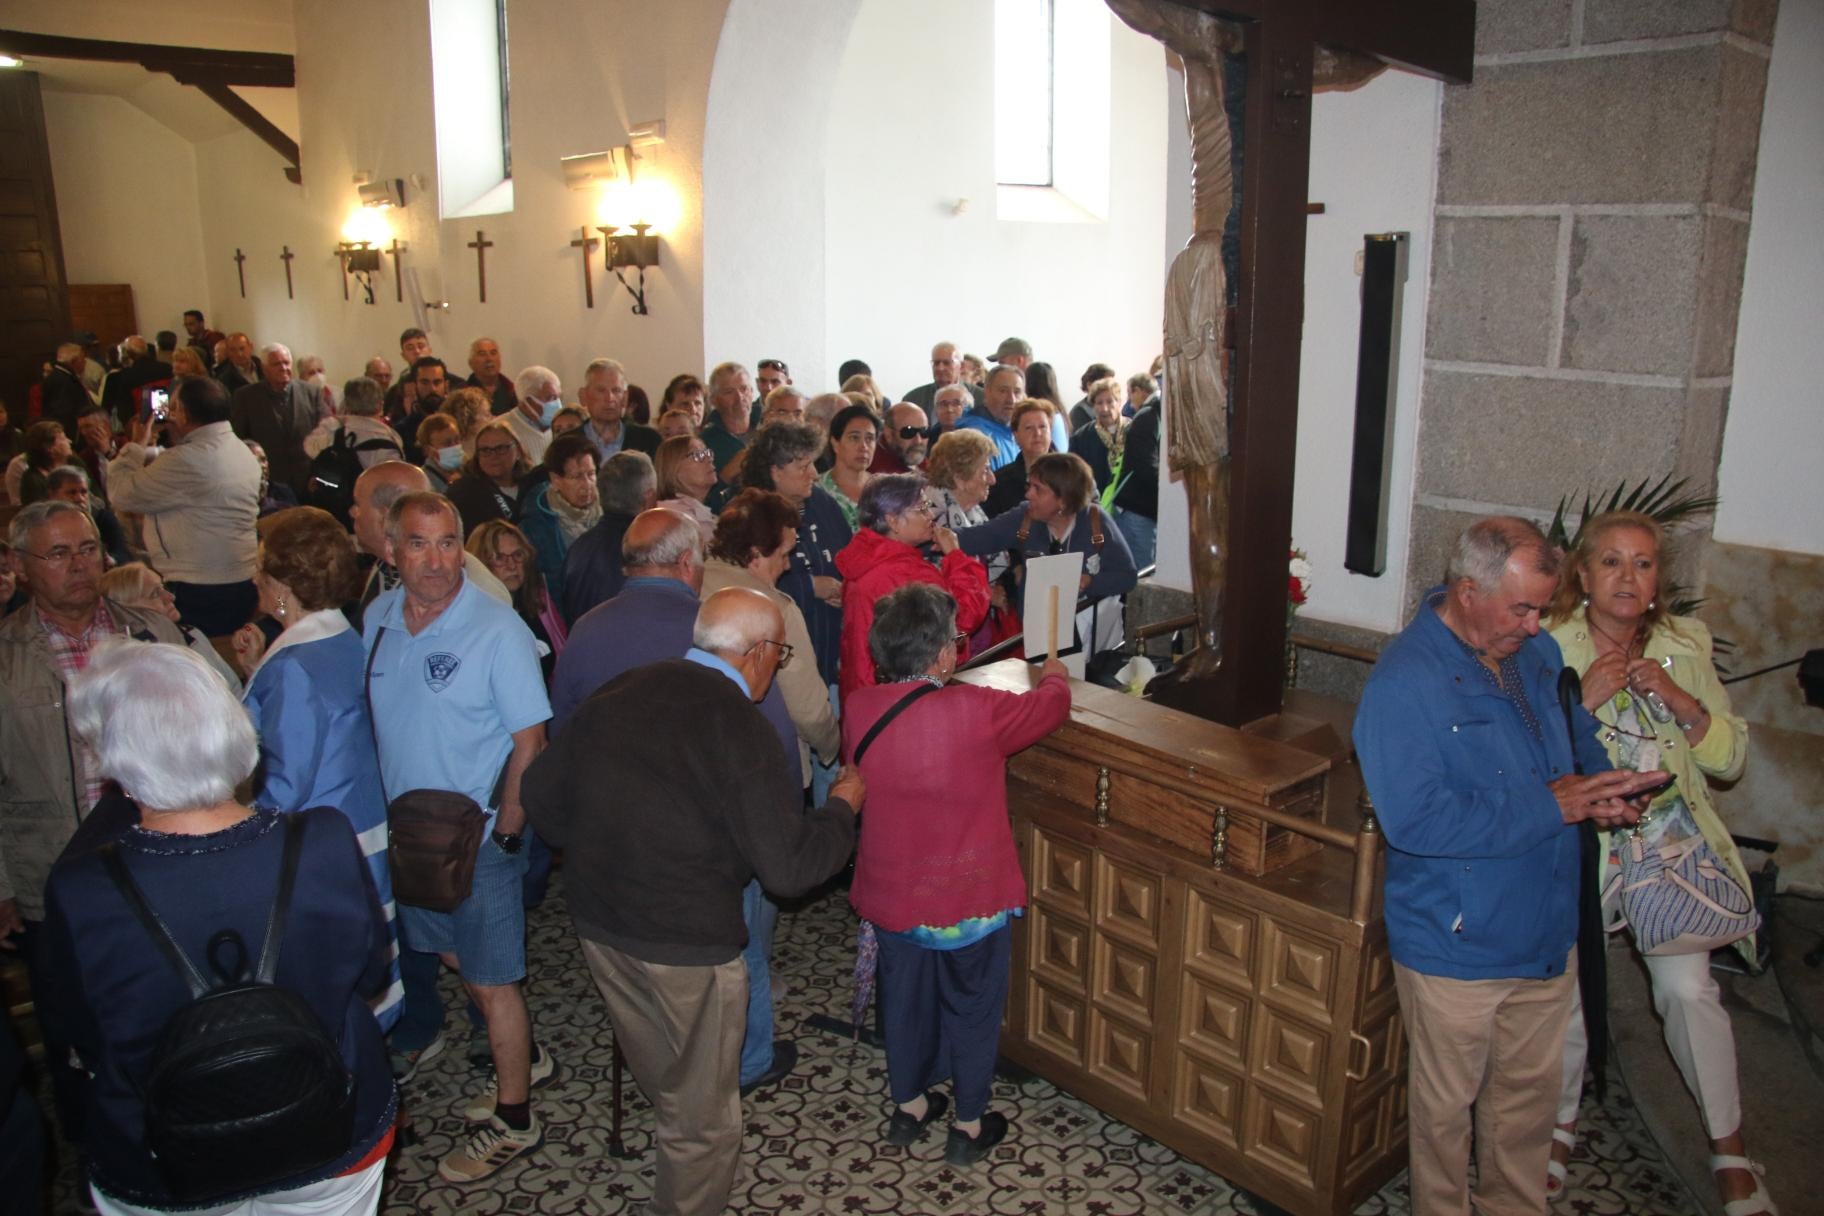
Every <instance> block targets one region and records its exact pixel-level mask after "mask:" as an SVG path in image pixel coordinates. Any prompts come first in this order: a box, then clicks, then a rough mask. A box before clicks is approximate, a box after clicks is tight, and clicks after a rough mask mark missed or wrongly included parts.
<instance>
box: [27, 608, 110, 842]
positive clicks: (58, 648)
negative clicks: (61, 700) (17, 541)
mask: <svg viewBox="0 0 1824 1216" xmlns="http://www.w3.org/2000/svg"><path fill="white" fill-rule="evenodd" d="M32 611H33V612H34V613H36V614H37V617H38V628H39V629H40V630H41V631H42V632H43V634H44V644H45V648H46V649H47V650H49V651H50V652H51V660H52V661H53V662H55V663H56V664H57V671H58V674H60V675H61V676H62V677H63V682H64V685H65V686H66V687H67V686H68V685H69V683H70V681H71V680H73V679H74V678H75V677H76V676H77V675H78V674H79V673H80V672H81V671H82V669H83V668H85V667H87V666H88V665H89V651H91V650H93V649H94V648H95V643H97V642H99V641H101V640H102V639H103V638H109V637H114V636H115V635H117V634H118V633H120V626H119V625H118V624H116V623H115V620H114V617H113V615H112V614H111V613H109V612H108V607H107V605H106V604H105V603H99V602H98V603H97V604H96V605H95V617H94V619H93V620H91V621H90V622H89V627H88V628H87V629H85V630H83V631H82V632H81V633H80V634H74V633H69V632H66V631H65V630H64V629H63V627H62V626H60V625H57V624H56V623H54V622H52V621H49V620H46V619H45V616H44V614H43V613H42V612H39V611H38V609H37V607H36V606H34V607H33V608H32ZM70 747H71V751H72V753H73V754H74V755H75V757H76V776H77V779H78V780H79V781H80V782H81V784H82V799H83V812H84V813H85V814H86V813H87V812H88V811H90V810H93V809H94V806H95V804H96V803H97V802H99V801H100V800H101V791H102V787H103V786H104V785H105V784H106V781H105V779H104V778H103V777H102V775H101V773H100V772H99V771H98V770H99V765H98V763H97V761H96V759H95V753H94V751H92V750H91V749H90V747H89V745H88V744H87V743H85V742H84V741H83V740H82V739H81V738H79V737H78V736H77V735H75V734H74V733H73V732H72V733H71V735H70Z"/></svg>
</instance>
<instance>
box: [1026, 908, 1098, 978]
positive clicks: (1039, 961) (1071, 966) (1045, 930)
mask: <svg viewBox="0 0 1824 1216" xmlns="http://www.w3.org/2000/svg"><path fill="white" fill-rule="evenodd" d="M1030 919H1031V921H1032V930H1031V934H1030V936H1029V937H1028V938H1027V940H1028V941H1029V942H1030V943H1031V950H1032V963H1031V967H1032V972H1033V974H1034V975H1041V976H1044V977H1045V978H1046V979H1048V980H1051V981H1053V982H1054V983H1056V984H1058V985H1059V986H1061V987H1063V988H1066V989H1068V990H1069V991H1071V992H1075V993H1079V994H1080V993H1082V992H1084V991H1085V990H1086V987H1087V985H1086V982H1085V981H1086V979H1087V975H1088V969H1089V930H1088V929H1087V928H1085V927H1084V926H1082V925H1079V924H1077V923H1076V922H1075V921H1072V920H1070V919H1068V918H1066V917H1062V916H1059V915H1057V914H1055V913H1053V912H1052V911H1051V910H1049V909H1048V908H1046V907H1045V906H1044V905H1042V904H1040V905H1036V906H1034V907H1033V908H1032V910H1031V916H1030Z"/></svg>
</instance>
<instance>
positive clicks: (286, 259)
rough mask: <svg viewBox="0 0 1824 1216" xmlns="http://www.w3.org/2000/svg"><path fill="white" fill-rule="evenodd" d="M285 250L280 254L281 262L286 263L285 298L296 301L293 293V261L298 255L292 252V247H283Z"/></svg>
mask: <svg viewBox="0 0 1824 1216" xmlns="http://www.w3.org/2000/svg"><path fill="white" fill-rule="evenodd" d="M283 248H284V252H283V253H281V254H279V261H281V262H283V263H285V298H286V299H287V300H295V299H297V297H296V296H294V295H293V294H292V292H291V259H293V258H295V257H297V256H298V255H297V254H295V253H293V252H292V251H291V246H290V245H286V246H283Z"/></svg>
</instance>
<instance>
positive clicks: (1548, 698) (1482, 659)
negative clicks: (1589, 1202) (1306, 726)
mask: <svg viewBox="0 0 1824 1216" xmlns="http://www.w3.org/2000/svg"><path fill="white" fill-rule="evenodd" d="M1558 565H1559V554H1558V552H1557V550H1555V549H1554V548H1553V547H1552V546H1551V545H1550V544H1549V543H1547V541H1546V539H1545V537H1544V536H1543V535H1541V534H1540V532H1539V530H1538V529H1537V528H1536V527H1534V526H1533V525H1532V524H1531V523H1529V522H1527V521H1526V520H1523V519H1516V518H1511V517H1502V516H1495V517H1491V518H1487V519H1481V520H1478V521H1476V522H1475V523H1474V524H1471V525H1470V526H1469V527H1468V528H1467V529H1465V531H1464V532H1463V535H1462V536H1461V537H1460V538H1459V540H1458V542H1457V550H1456V554H1455V556H1454V557H1453V559H1452V561H1451V564H1450V572H1449V581H1448V582H1447V583H1446V585H1445V586H1443V587H1438V588H1434V589H1433V590H1432V591H1431V592H1430V593H1429V594H1428V595H1427V596H1426V598H1425V603H1424V604H1423V605H1422V606H1421V607H1420V609H1419V611H1418V614H1417V615H1416V616H1415V617H1414V618H1413V621H1412V623H1411V624H1409V625H1408V626H1407V627H1406V628H1405V630H1403V631H1402V632H1401V633H1400V635H1399V636H1398V637H1397V638H1395V639H1394V640H1393V642H1392V643H1391V644H1389V646H1388V647H1387V649H1386V650H1385V651H1384V652H1383V653H1382V655H1381V659H1380V662H1379V663H1378V664H1377V665H1376V667H1375V669H1374V673H1373V675H1371V676H1370V677H1369V680H1368V685H1367V687H1366V688H1365V689H1364V690H1363V692H1362V702H1361V707H1360V709H1359V710H1358V712H1357V714H1356V719H1355V744H1356V751H1357V754H1358V756H1359V757H1360V758H1361V764H1362V775H1363V778H1364V779H1365V780H1366V782H1367V785H1368V791H1369V793H1370V795H1371V796H1372V797H1373V799H1374V807H1375V811H1376V813H1377V814H1378V815H1379V817H1380V822H1381V827H1382V830H1383V831H1384V832H1385V834H1386V837H1387V844H1388V852H1387V885H1386V898H1385V910H1386V917H1387V936H1388V941H1389V945H1390V947H1391V949H1392V953H1393V960H1394V977H1395V982H1396V985H1397V987H1398V990H1399V997H1400V1014H1401V1017H1402V1019H1403V1021H1404V1023H1405V1030H1406V1037H1407V1041H1408V1043H1409V1044H1410V1047H1411V1052H1410V1062H1409V1065H1408V1069H1409V1092H1410V1097H1409V1116H1410V1130H1409V1137H1410V1141H1411V1156H1412V1208H1413V1211H1414V1213H1416V1214H1417V1216H1435V1214H1438V1213H1452V1214H1458V1213H1460V1214H1462V1216H1468V1213H1469V1212H1470V1190H1469V1146H1470V1131H1471V1119H1472V1115H1473V1118H1474V1127H1475V1133H1476V1136H1475V1139H1476V1162H1477V1171H1478V1177H1477V1183H1476V1191H1475V1210H1476V1211H1477V1212H1479V1213H1487V1214H1490V1216H1493V1214H1496V1213H1501V1214H1507V1213H1521V1212H1528V1213H1537V1212H1540V1211H1543V1210H1544V1207H1545V1179H1546V1169H1545V1166H1546V1161H1547V1159H1548V1158H1549V1155H1550V1145H1551V1130H1552V1117H1553V1113H1554V1108H1555V1104H1556V1099H1555V1096H1554V1095H1555V1093H1556V1087H1557V1085H1558V1077H1559V1069H1560V1067H1561V1064H1560V1061H1561V1057H1562V1048H1563V1038H1564V1031H1565V1027H1566V1026H1567V1025H1568V1023H1569V1019H1570V1013H1571V993H1572V989H1573V985H1574V984H1575V982H1576V978H1575V977H1576V970H1577V966H1576V955H1575V953H1574V951H1573V946H1574V944H1575V942H1576V937H1577V893H1578V881H1579V846H1578V835H1577V831H1576V828H1575V827H1574V826H1573V825H1575V824H1577V823H1579V822H1580V821H1582V820H1585V819H1594V820H1596V821H1597V822H1598V823H1599V824H1602V825H1603V826H1612V825H1619V824H1624V823H1632V822H1634V821H1635V820H1636V819H1638V818H1639V813H1638V811H1637V810H1636V809H1635V808H1634V807H1633V806H1631V805H1630V804H1629V803H1627V802H1626V801H1624V800H1625V799H1628V798H1632V797H1633V796H1634V795H1635V794H1636V793H1638V792H1639V791H1640V789H1641V788H1642V787H1643V786H1645V785H1649V784H1651V783H1653V782H1654V781H1655V780H1657V778H1655V777H1654V776H1653V775H1652V774H1638V773H1631V772H1626V771H1610V765H1609V763H1608V760H1607V758H1606V756H1605V755H1604V753H1603V749H1602V746H1601V744H1600V743H1599V742H1598V741H1597V739H1596V723H1595V720H1594V719H1592V718H1591V717H1590V715H1589V714H1588V713H1587V712H1585V711H1584V709H1583V708H1582V706H1580V705H1573V706H1572V713H1573V714H1574V715H1575V720H1574V721H1573V722H1571V723H1570V724H1569V729H1568V731H1567V724H1566V722H1565V720H1564V714H1563V711H1562V710H1561V709H1560V707H1559V704H1558V700H1557V697H1556V695H1555V693H1556V686H1557V680H1558V674H1559V672H1560V671H1561V670H1562V668H1563V666H1564V660H1563V658H1562V657H1561V656H1560V654H1559V652H1558V644H1557V643H1556V642H1554V641H1553V640H1552V638H1551V635H1550V634H1546V633H1542V632H1540V629H1539V614H1540V611H1541V610H1542V609H1543V608H1544V607H1545V605H1546V604H1547V602H1548V601H1550V599H1551V597H1552V592H1553V590H1554V589H1555V588H1556V586H1557V582H1558V578H1557V575H1558ZM1573 735H1574V736H1575V739H1576V744H1575V746H1576V749H1577V754H1576V757H1575V759H1576V760H1577V761H1580V762H1581V763H1582V766H1583V769H1584V771H1585V772H1586V773H1588V774H1591V775H1589V776H1583V777H1579V776H1575V775H1574V774H1573V767H1574V766H1573V757H1572V754H1571V748H1572V743H1571V737H1572V736H1573Z"/></svg>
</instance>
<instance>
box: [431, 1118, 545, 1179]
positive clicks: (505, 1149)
mask: <svg viewBox="0 0 1824 1216" xmlns="http://www.w3.org/2000/svg"><path fill="white" fill-rule="evenodd" d="M544 1139H545V1129H544V1127H543V1126H542V1125H541V1124H540V1123H539V1121H538V1116H537V1115H533V1116H532V1124H531V1126H530V1127H528V1128H526V1130H525V1131H523V1132H520V1131H514V1130H513V1129H512V1128H510V1127H508V1126H507V1125H506V1124H505V1123H502V1122H501V1121H500V1120H499V1119H496V1118H493V1117H490V1118H489V1119H488V1121H487V1123H486V1124H484V1125H483V1126H481V1127H478V1128H476V1129H475V1131H474V1133H473V1134H472V1135H470V1136H469V1142H468V1144H467V1145H465V1146H463V1147H462V1148H459V1149H457V1150H456V1151H455V1152H453V1153H451V1154H450V1155H449V1156H447V1157H445V1158H444V1159H443V1160H442V1161H440V1162H438V1163H437V1173H438V1174H439V1175H441V1176H442V1177H443V1178H444V1179H445V1180H446V1181H449V1182H480V1181H481V1180H482V1179H483V1178H487V1177H489V1176H491V1175H493V1174H496V1173H498V1172H499V1171H500V1170H501V1168H502V1167H504V1166H505V1165H507V1164H508V1163H509V1162H511V1161H512V1160H513V1159H514V1158H515V1157H522V1156H524V1155H525V1154H527V1153H529V1152H531V1151H532V1150H533V1149H535V1148H537V1147H538V1146H539V1145H540V1144H542V1143H544Z"/></svg>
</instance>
